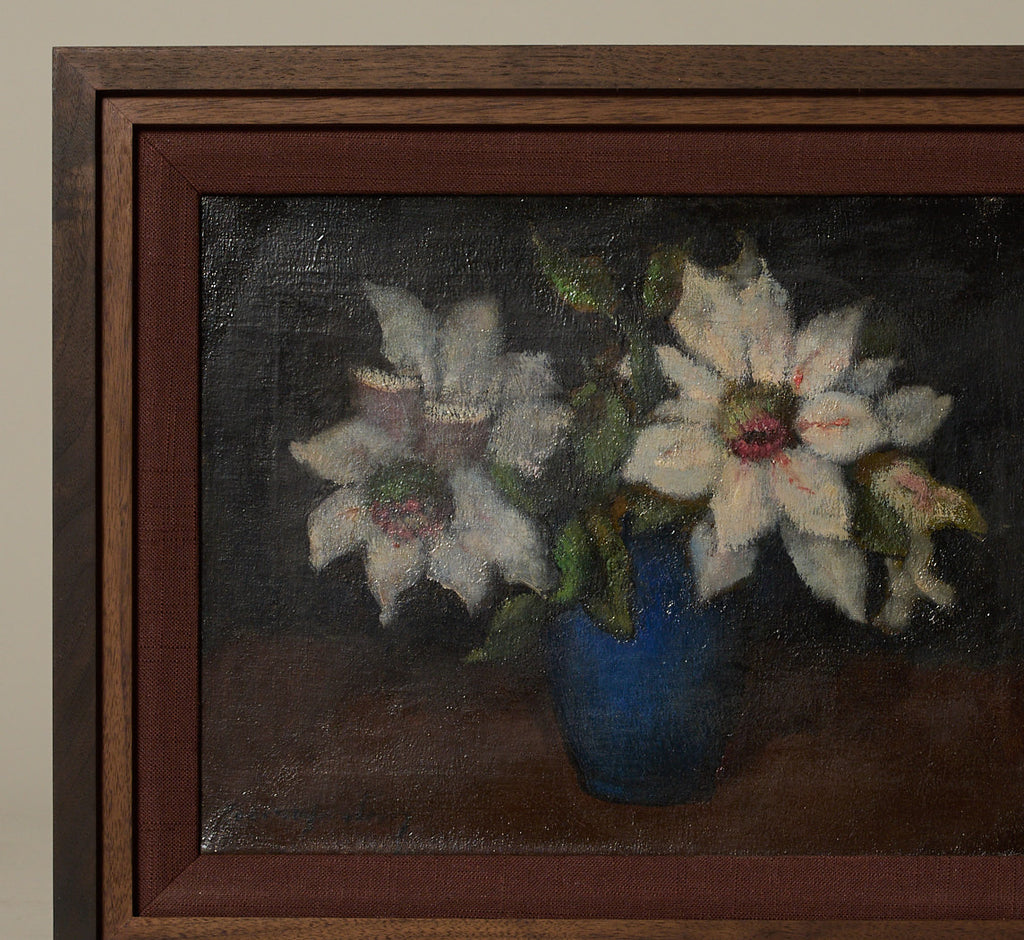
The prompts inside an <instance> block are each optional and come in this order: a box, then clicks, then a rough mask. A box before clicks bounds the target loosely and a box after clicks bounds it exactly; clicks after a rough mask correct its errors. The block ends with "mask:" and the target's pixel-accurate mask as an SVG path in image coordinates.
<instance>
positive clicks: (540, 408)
mask: <svg viewBox="0 0 1024 940" xmlns="http://www.w3.org/2000/svg"><path fill="white" fill-rule="evenodd" d="M570 418H571V415H570V412H569V409H568V408H567V407H566V406H565V405H563V404H561V403H559V402H554V401H545V400H544V399H534V400H532V401H519V402H517V403H515V404H513V405H511V406H509V407H508V408H505V409H503V410H502V411H501V413H500V414H499V415H498V418H497V421H496V422H495V424H494V427H493V429H492V430H491V437H490V442H489V444H488V453H490V455H491V456H492V457H493V458H494V459H495V460H497V461H498V462H499V463H505V464H509V465H511V466H513V467H515V468H516V469H517V470H520V471H522V472H523V473H525V474H526V475H527V476H531V477H538V476H540V473H541V470H542V469H543V466H544V463H545V461H546V460H547V459H548V458H549V457H550V456H551V455H552V454H553V453H554V452H555V450H556V449H557V448H558V445H559V444H561V443H562V441H564V440H565V434H566V431H567V430H568V428H569V423H570Z"/></svg>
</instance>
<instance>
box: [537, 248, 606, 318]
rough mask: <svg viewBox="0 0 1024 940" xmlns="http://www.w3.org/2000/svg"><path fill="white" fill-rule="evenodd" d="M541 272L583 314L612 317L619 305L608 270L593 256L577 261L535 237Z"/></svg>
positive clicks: (577, 258) (565, 299)
mask: <svg viewBox="0 0 1024 940" xmlns="http://www.w3.org/2000/svg"><path fill="white" fill-rule="evenodd" d="M533 242H534V244H535V245H536V246H537V255H538V258H539V260H540V266H541V270H542V271H543V272H544V274H545V275H546V277H547V279H548V280H549V281H550V282H551V284H552V285H553V286H554V288H555V290H556V291H558V296H559V297H561V298H562V300H564V301H565V302H566V303H567V304H569V306H570V307H572V308H573V309H574V310H578V311H580V312H581V313H604V314H608V315H609V316H610V315H611V314H612V313H613V312H614V310H615V308H616V307H617V306H618V303H619V291H618V288H617V287H616V285H615V279H614V277H613V276H612V273H611V271H610V270H609V269H608V266H607V265H606V264H605V263H604V262H603V261H602V260H601V259H600V258H597V257H594V256H589V257H585V258H580V257H577V256H576V255H573V254H570V253H569V252H567V251H564V250H562V249H560V248H555V247H554V246H553V245H549V244H547V243H546V242H545V241H543V240H542V239H541V238H540V237H539V236H538V235H536V234H534V236H533Z"/></svg>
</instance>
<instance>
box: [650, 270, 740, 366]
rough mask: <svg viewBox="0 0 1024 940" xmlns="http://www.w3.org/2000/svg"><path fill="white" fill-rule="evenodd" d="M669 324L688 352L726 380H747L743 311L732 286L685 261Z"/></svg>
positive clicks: (726, 280)
mask: <svg viewBox="0 0 1024 940" xmlns="http://www.w3.org/2000/svg"><path fill="white" fill-rule="evenodd" d="M680 288H681V294H680V297H679V304H678V305H677V306H676V309H675V310H674V311H673V313H672V315H671V316H670V317H669V323H670V324H671V325H672V328H673V329H674V330H675V331H676V333H677V334H678V335H679V338H680V339H681V340H682V341H683V343H684V344H685V345H686V346H687V347H688V348H689V349H690V351H691V352H693V353H695V354H696V355H698V356H700V357H701V358H702V359H703V360H704V361H705V362H708V363H710V364H711V365H713V366H714V367H715V368H716V369H717V370H718V371H719V372H720V373H721V374H722V375H723V376H725V377H726V378H727V379H743V378H746V377H747V358H746V342H745V334H744V330H743V311H742V309H741V306H740V300H739V294H738V292H737V290H736V287H735V285H734V284H733V283H732V281H730V280H729V279H727V278H725V277H718V276H714V275H708V274H707V273H706V272H705V271H704V270H703V269H702V268H700V267H698V266H697V265H695V264H693V263H692V262H687V263H686V265H685V266H684V268H683V272H682V278H681V281H680Z"/></svg>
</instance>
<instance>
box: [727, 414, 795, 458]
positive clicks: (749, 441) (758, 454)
mask: <svg viewBox="0 0 1024 940" xmlns="http://www.w3.org/2000/svg"><path fill="white" fill-rule="evenodd" d="M736 430H737V431H738V432H739V433H738V434H737V435H736V436H735V437H732V438H731V439H730V440H729V447H730V448H731V450H732V452H733V453H734V454H735V455H736V456H737V457H739V458H740V459H741V460H767V459H768V458H769V457H773V456H774V455H775V454H777V453H778V452H779V451H780V450H782V449H783V448H785V447H789V446H790V445H791V444H792V443H793V434H792V431H790V429H789V426H788V425H787V424H786V423H785V422H784V421H782V420H780V419H779V418H777V417H775V415H772V414H767V413H764V412H762V413H761V414H758V415H755V416H754V417H752V418H750V419H748V420H746V421H743V422H741V423H740V424H739V426H738V427H737V429H736Z"/></svg>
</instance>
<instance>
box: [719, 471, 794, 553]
mask: <svg viewBox="0 0 1024 940" xmlns="http://www.w3.org/2000/svg"><path fill="white" fill-rule="evenodd" d="M710 508H711V512H712V514H713V515H714V517H715V532H716V533H717V535H718V544H719V546H721V548H723V549H725V550H726V551H733V550H735V549H737V548H741V547H743V546H745V545H749V544H750V543H751V542H753V541H755V540H756V539H757V538H758V537H759V536H760V535H762V534H763V533H764V532H766V531H768V529H770V528H771V527H772V526H773V525H774V524H775V522H776V520H777V519H778V507H777V506H776V503H775V498H774V496H773V495H772V493H771V490H770V488H769V485H768V474H767V472H766V468H765V467H764V465H763V464H762V463H760V462H747V461H744V460H739V459H737V458H736V457H733V456H731V455H730V456H728V457H726V459H725V463H724V464H723V465H722V482H721V483H718V484H716V485H715V493H714V496H712V497H711V506H710Z"/></svg>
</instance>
